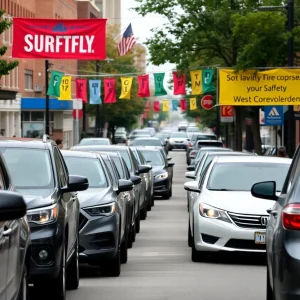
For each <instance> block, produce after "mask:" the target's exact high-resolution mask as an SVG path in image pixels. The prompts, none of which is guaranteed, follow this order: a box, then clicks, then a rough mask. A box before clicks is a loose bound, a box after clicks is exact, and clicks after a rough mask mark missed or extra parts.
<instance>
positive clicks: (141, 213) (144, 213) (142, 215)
mask: <svg viewBox="0 0 300 300" xmlns="http://www.w3.org/2000/svg"><path fill="white" fill-rule="evenodd" d="M146 218H147V206H146V207H144V208H143V209H142V210H141V211H140V219H141V220H146Z"/></svg>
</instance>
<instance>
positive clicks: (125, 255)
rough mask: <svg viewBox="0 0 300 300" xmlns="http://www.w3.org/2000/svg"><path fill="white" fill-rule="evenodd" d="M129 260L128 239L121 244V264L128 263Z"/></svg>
mask: <svg viewBox="0 0 300 300" xmlns="http://www.w3.org/2000/svg"><path fill="white" fill-rule="evenodd" d="M127 260H128V244H127V241H126V240H125V241H123V243H122V244H121V264H126V263H127Z"/></svg>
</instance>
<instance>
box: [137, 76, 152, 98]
mask: <svg viewBox="0 0 300 300" xmlns="http://www.w3.org/2000/svg"><path fill="white" fill-rule="evenodd" d="M138 84H139V90H138V96H139V97H140V98H145V97H150V87H149V75H142V76H138Z"/></svg>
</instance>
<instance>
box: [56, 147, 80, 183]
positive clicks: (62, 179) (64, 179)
mask: <svg viewBox="0 0 300 300" xmlns="http://www.w3.org/2000/svg"><path fill="white" fill-rule="evenodd" d="M53 155H54V161H55V165H56V169H57V176H58V181H59V183H60V187H65V186H67V184H68V178H67V176H66V173H65V169H64V166H63V164H62V162H61V159H60V155H59V150H58V149H57V148H54V149H53ZM73 175H76V174H73Z"/></svg>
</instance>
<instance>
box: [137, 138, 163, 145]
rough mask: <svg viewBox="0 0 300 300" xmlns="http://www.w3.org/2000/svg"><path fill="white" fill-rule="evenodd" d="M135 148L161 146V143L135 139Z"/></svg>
mask: <svg viewBox="0 0 300 300" xmlns="http://www.w3.org/2000/svg"><path fill="white" fill-rule="evenodd" d="M132 145H133V146H161V141H160V140H159V139H157V140H147V139H141V140H139V139H135V140H133V143H132Z"/></svg>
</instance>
